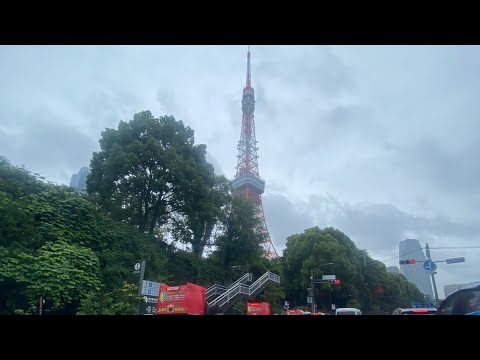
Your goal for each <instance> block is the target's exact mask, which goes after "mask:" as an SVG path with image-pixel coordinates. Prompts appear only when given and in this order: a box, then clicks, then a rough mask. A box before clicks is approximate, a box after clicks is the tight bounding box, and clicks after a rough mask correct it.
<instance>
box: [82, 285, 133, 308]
mask: <svg viewBox="0 0 480 360" xmlns="http://www.w3.org/2000/svg"><path fill="white" fill-rule="evenodd" d="M139 301H142V297H141V296H139V295H138V286H137V285H135V284H129V283H125V284H124V285H123V286H122V287H121V288H118V289H114V290H113V291H111V292H105V290H104V289H103V291H102V293H100V292H98V293H95V294H90V295H89V296H88V297H87V298H86V299H85V300H84V301H83V302H82V305H81V306H80V309H79V311H78V315H136V314H137V309H138V304H139Z"/></svg>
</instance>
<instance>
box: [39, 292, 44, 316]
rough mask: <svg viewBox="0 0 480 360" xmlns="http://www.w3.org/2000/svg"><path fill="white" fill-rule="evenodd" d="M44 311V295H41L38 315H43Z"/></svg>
mask: <svg viewBox="0 0 480 360" xmlns="http://www.w3.org/2000/svg"><path fill="white" fill-rule="evenodd" d="M42 311H43V296H42V295H40V304H39V308H38V315H42Z"/></svg>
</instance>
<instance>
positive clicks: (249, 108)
mask: <svg viewBox="0 0 480 360" xmlns="http://www.w3.org/2000/svg"><path fill="white" fill-rule="evenodd" d="M254 111H255V92H254V90H253V87H252V75H251V64H250V47H248V52H247V78H246V83H245V87H244V88H243V97H242V112H243V116H242V129H241V133H240V141H239V142H238V146H237V149H238V156H237V158H238V161H237V168H236V170H237V173H236V175H235V178H234V179H233V180H232V188H233V190H234V192H235V193H236V194H240V195H242V196H243V197H244V198H245V199H248V200H251V201H252V202H253V203H254V204H255V208H256V212H257V217H258V218H259V220H260V223H261V232H262V233H264V234H265V239H266V240H265V242H264V244H263V248H264V252H265V256H266V257H267V258H269V259H273V258H276V257H277V256H278V254H277V251H276V250H275V247H274V246H273V242H272V240H271V239H270V235H269V234H268V230H267V222H266V221H265V215H264V213H263V205H262V194H263V191H264V190H265V180H263V179H262V178H261V177H260V173H259V172H258V155H257V150H258V147H257V139H256V137H255V120H254Z"/></svg>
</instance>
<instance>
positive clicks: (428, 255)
mask: <svg viewBox="0 0 480 360" xmlns="http://www.w3.org/2000/svg"><path fill="white" fill-rule="evenodd" d="M425 254H426V255H427V259H428V260H430V261H432V257H431V255H430V248H429V247H428V243H427V244H426V245H425ZM430 275H431V276H432V284H433V292H434V294H435V306H436V307H438V306H439V305H440V304H439V300H438V292H437V284H436V282H435V271H433V272H432V273H431V274H430Z"/></svg>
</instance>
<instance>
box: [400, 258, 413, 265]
mask: <svg viewBox="0 0 480 360" xmlns="http://www.w3.org/2000/svg"><path fill="white" fill-rule="evenodd" d="M415 263H416V261H415V260H414V259H410V260H400V265H413V264H415Z"/></svg>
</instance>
